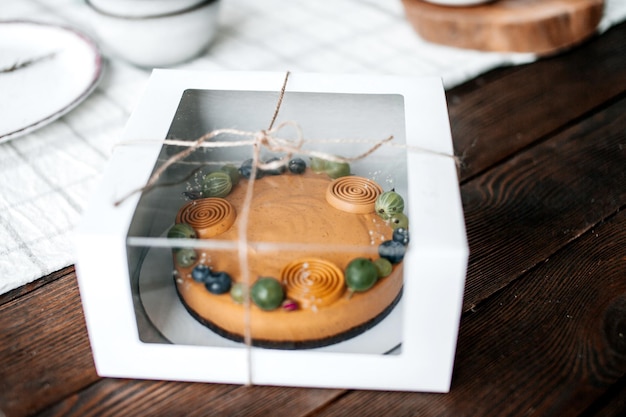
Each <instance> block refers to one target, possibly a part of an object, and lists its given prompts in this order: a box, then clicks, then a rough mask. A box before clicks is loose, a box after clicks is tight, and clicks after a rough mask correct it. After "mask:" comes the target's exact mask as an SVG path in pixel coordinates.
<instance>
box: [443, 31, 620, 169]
mask: <svg viewBox="0 0 626 417" xmlns="http://www.w3.org/2000/svg"><path fill="white" fill-rule="evenodd" d="M624 37H626V26H625V25H621V26H618V27H616V28H614V29H613V30H610V31H609V32H607V33H606V34H604V35H603V36H602V37H600V38H594V39H593V40H592V41H590V42H588V43H586V44H585V45H583V46H581V47H579V48H577V49H575V50H572V51H570V52H568V53H566V54H564V55H562V56H560V57H559V58H558V59H556V58H552V59H545V60H541V61H539V62H536V63H533V64H532V65H529V66H522V67H513V68H506V69H502V70H499V71H494V72H492V73H488V74H486V75H483V76H480V77H478V78H477V79H475V80H472V81H470V82H468V83H466V84H465V85H462V86H459V87H457V88H455V89H453V90H451V91H448V93H447V99H448V106H449V113H450V121H451V130H452V137H453V140H454V147H455V154H456V155H457V156H459V157H460V158H461V160H462V165H461V179H462V180H463V181H466V180H467V179H469V178H472V177H474V176H476V175H478V174H480V173H481V172H483V171H485V170H487V169H489V168H490V167H492V166H494V165H495V164H497V163H500V162H502V161H503V160H506V159H507V158H508V157H510V156H511V155H513V154H514V153H516V152H518V151H520V150H522V149H524V148H526V147H527V146H529V145H531V144H532V143H533V142H535V141H538V140H543V139H544V138H546V137H547V136H548V135H551V134H554V133H556V132H558V131H560V130H563V129H565V128H567V127H568V126H569V125H571V124H573V123H575V122H576V120H577V119H578V118H581V117H585V115H586V114H587V113H588V112H593V111H595V109H596V108H597V107H600V106H603V105H605V104H606V103H607V102H609V101H611V100H614V99H616V98H617V97H619V95H620V94H623V93H624V92H625V91H626V60H624V59H623V57H624V56H626V42H624ZM590 57H591V58H590ZM599 63H601V64H599ZM503 121H505V123H503Z"/></svg>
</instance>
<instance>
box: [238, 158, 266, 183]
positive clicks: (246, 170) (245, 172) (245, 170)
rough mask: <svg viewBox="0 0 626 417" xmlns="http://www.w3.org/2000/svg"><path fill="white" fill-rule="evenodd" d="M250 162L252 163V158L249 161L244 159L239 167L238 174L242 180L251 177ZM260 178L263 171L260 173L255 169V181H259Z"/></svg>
mask: <svg viewBox="0 0 626 417" xmlns="http://www.w3.org/2000/svg"><path fill="white" fill-rule="evenodd" d="M252 162H253V161H252V158H250V159H246V160H245V161H243V163H242V164H241V167H240V168H239V172H240V173H241V175H242V176H243V177H244V178H247V179H250V176H251V175H252ZM262 176H263V171H261V170H260V169H257V170H256V179H259V178H261V177H262Z"/></svg>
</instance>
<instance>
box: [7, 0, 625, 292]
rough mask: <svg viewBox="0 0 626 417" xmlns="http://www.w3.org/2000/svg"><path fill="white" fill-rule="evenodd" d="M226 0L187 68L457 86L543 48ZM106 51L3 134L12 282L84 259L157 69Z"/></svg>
mask: <svg viewBox="0 0 626 417" xmlns="http://www.w3.org/2000/svg"><path fill="white" fill-rule="evenodd" d="M221 1H222V8H221V15H220V29H219V33H218V37H217V39H216V41H215V42H214V44H213V45H212V47H211V48H210V49H209V50H208V51H207V52H206V53H205V54H204V55H202V56H200V57H198V58H197V59H194V60H192V61H190V62H187V63H185V64H182V65H179V66H178V68H181V69H194V70H270V71H285V70H291V71H293V72H298V71H306V72H327V73H366V74H367V73H370V74H372V73H373V74H385V75H394V74H397V75H410V76H421V75H438V76H441V77H442V79H443V81H444V85H445V86H446V87H447V88H450V87H453V86H455V85H458V84H460V83H462V82H464V81H467V80H469V79H471V78H473V77H475V76H477V75H479V74H481V73H484V72H486V71H488V70H490V69H492V68H495V67H498V66H503V65H515V64H521V63H526V62H530V61H533V60H534V59H535V57H533V56H532V55H529V54H499V53H484V52H477V51H469V50H459V49H455V48H448V47H444V46H439V45H434V44H429V43H427V42H424V41H423V40H421V39H420V38H419V37H418V36H417V35H416V33H415V32H414V31H413V29H412V28H411V27H410V25H409V24H408V22H407V21H406V20H405V18H404V11H403V8H402V4H401V3H400V0H334V1H333V2H332V5H331V4H330V3H331V2H316V1H309V0H263V1H262V2H261V1H255V0H221ZM625 18H626V1H624V0H607V8H606V11H605V17H604V18H603V20H602V23H601V25H600V31H604V30H606V29H608V28H609V27H610V26H612V25H614V24H616V23H618V22H621V21H622V20H624V19H625ZM14 19H22V20H24V19H27V20H36V21H43V22H52V23H63V24H66V25H70V26H74V27H75V28H77V29H79V30H81V31H83V32H85V33H87V34H89V35H91V36H93V37H95V35H94V34H93V33H92V31H91V26H90V23H89V10H88V8H87V6H86V5H85V3H84V2H83V1H82V0H2V4H1V5H0V20H14ZM96 40H97V39H96ZM1 53H2V51H0V54H1ZM103 54H104V55H105V57H106V58H107V65H106V69H105V75H104V77H103V78H102V80H101V82H100V84H99V85H98V87H97V89H96V90H95V91H94V92H93V93H92V94H91V95H90V96H89V97H88V98H87V99H86V100H85V101H84V102H83V103H82V104H81V105H80V106H78V107H77V108H75V109H74V110H73V111H71V112H70V113H69V114H67V115H65V116H64V117H62V118H60V119H58V120H57V121H55V122H53V123H52V124H50V125H48V126H46V127H44V128H42V129H40V130H37V131H35V132H34V133H31V134H28V135H26V136H22V137H19V138H16V139H14V140H12V141H9V142H6V143H2V144H0V293H4V292H7V291H9V290H11V289H14V288H16V287H18V286H20V285H23V284H25V283H28V282H30V281H33V280H35V279H37V278H39V277H42V276H45V275H47V274H50V273H52V272H54V271H56V270H59V269H61V268H63V267H65V266H68V265H71V264H72V263H73V262H74V260H75V259H74V249H73V239H72V233H73V230H74V227H75V225H76V224H77V222H78V220H79V217H80V215H81V211H82V209H83V207H85V205H86V202H87V201H88V199H89V196H90V194H91V193H93V192H96V189H95V188H96V184H97V180H98V179H99V176H100V174H101V172H102V170H103V168H104V166H105V164H106V163H107V160H108V158H109V156H110V154H111V152H112V148H113V146H114V144H115V143H116V141H117V140H118V138H119V136H120V133H121V131H122V129H123V127H124V125H125V123H126V121H127V119H128V117H129V115H130V113H131V111H132V109H133V106H134V103H136V101H137V100H138V98H139V96H140V95H141V92H142V89H143V87H144V85H145V82H146V80H147V78H148V76H149V73H150V72H149V71H148V70H146V69H139V68H136V67H133V66H132V65H129V64H127V63H125V62H122V61H120V60H118V59H116V58H115V57H114V56H109V54H108V52H107V51H106V49H103ZM1 99H2V91H0V100H1ZM0 117H3V116H2V115H0Z"/></svg>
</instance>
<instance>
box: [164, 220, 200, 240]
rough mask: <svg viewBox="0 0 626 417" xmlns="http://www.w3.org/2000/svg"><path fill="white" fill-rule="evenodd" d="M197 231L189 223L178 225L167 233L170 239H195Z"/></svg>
mask: <svg viewBox="0 0 626 417" xmlns="http://www.w3.org/2000/svg"><path fill="white" fill-rule="evenodd" d="M196 237H197V234H196V231H195V230H194V229H193V227H191V226H189V225H188V224H187V223H177V224H175V225H174V226H172V227H170V230H168V231H167V238H168V239H195V238H196Z"/></svg>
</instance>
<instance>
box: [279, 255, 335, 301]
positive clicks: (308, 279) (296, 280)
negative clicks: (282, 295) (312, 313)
mask: <svg viewBox="0 0 626 417" xmlns="http://www.w3.org/2000/svg"><path fill="white" fill-rule="evenodd" d="M281 277H282V281H283V284H284V285H285V290H286V292H287V298H289V299H292V300H296V301H297V302H298V303H299V304H300V307H301V308H316V307H323V306H327V305H329V304H332V303H333V302H335V301H336V300H337V299H339V298H340V297H341V295H342V294H343V292H344V290H345V284H344V278H343V271H342V270H341V269H340V268H339V267H337V265H335V264H334V263H332V262H329V261H326V260H323V259H317V258H305V259H299V260H296V261H293V262H291V263H289V264H288V265H287V266H285V267H284V268H283V270H282V272H281Z"/></svg>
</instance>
